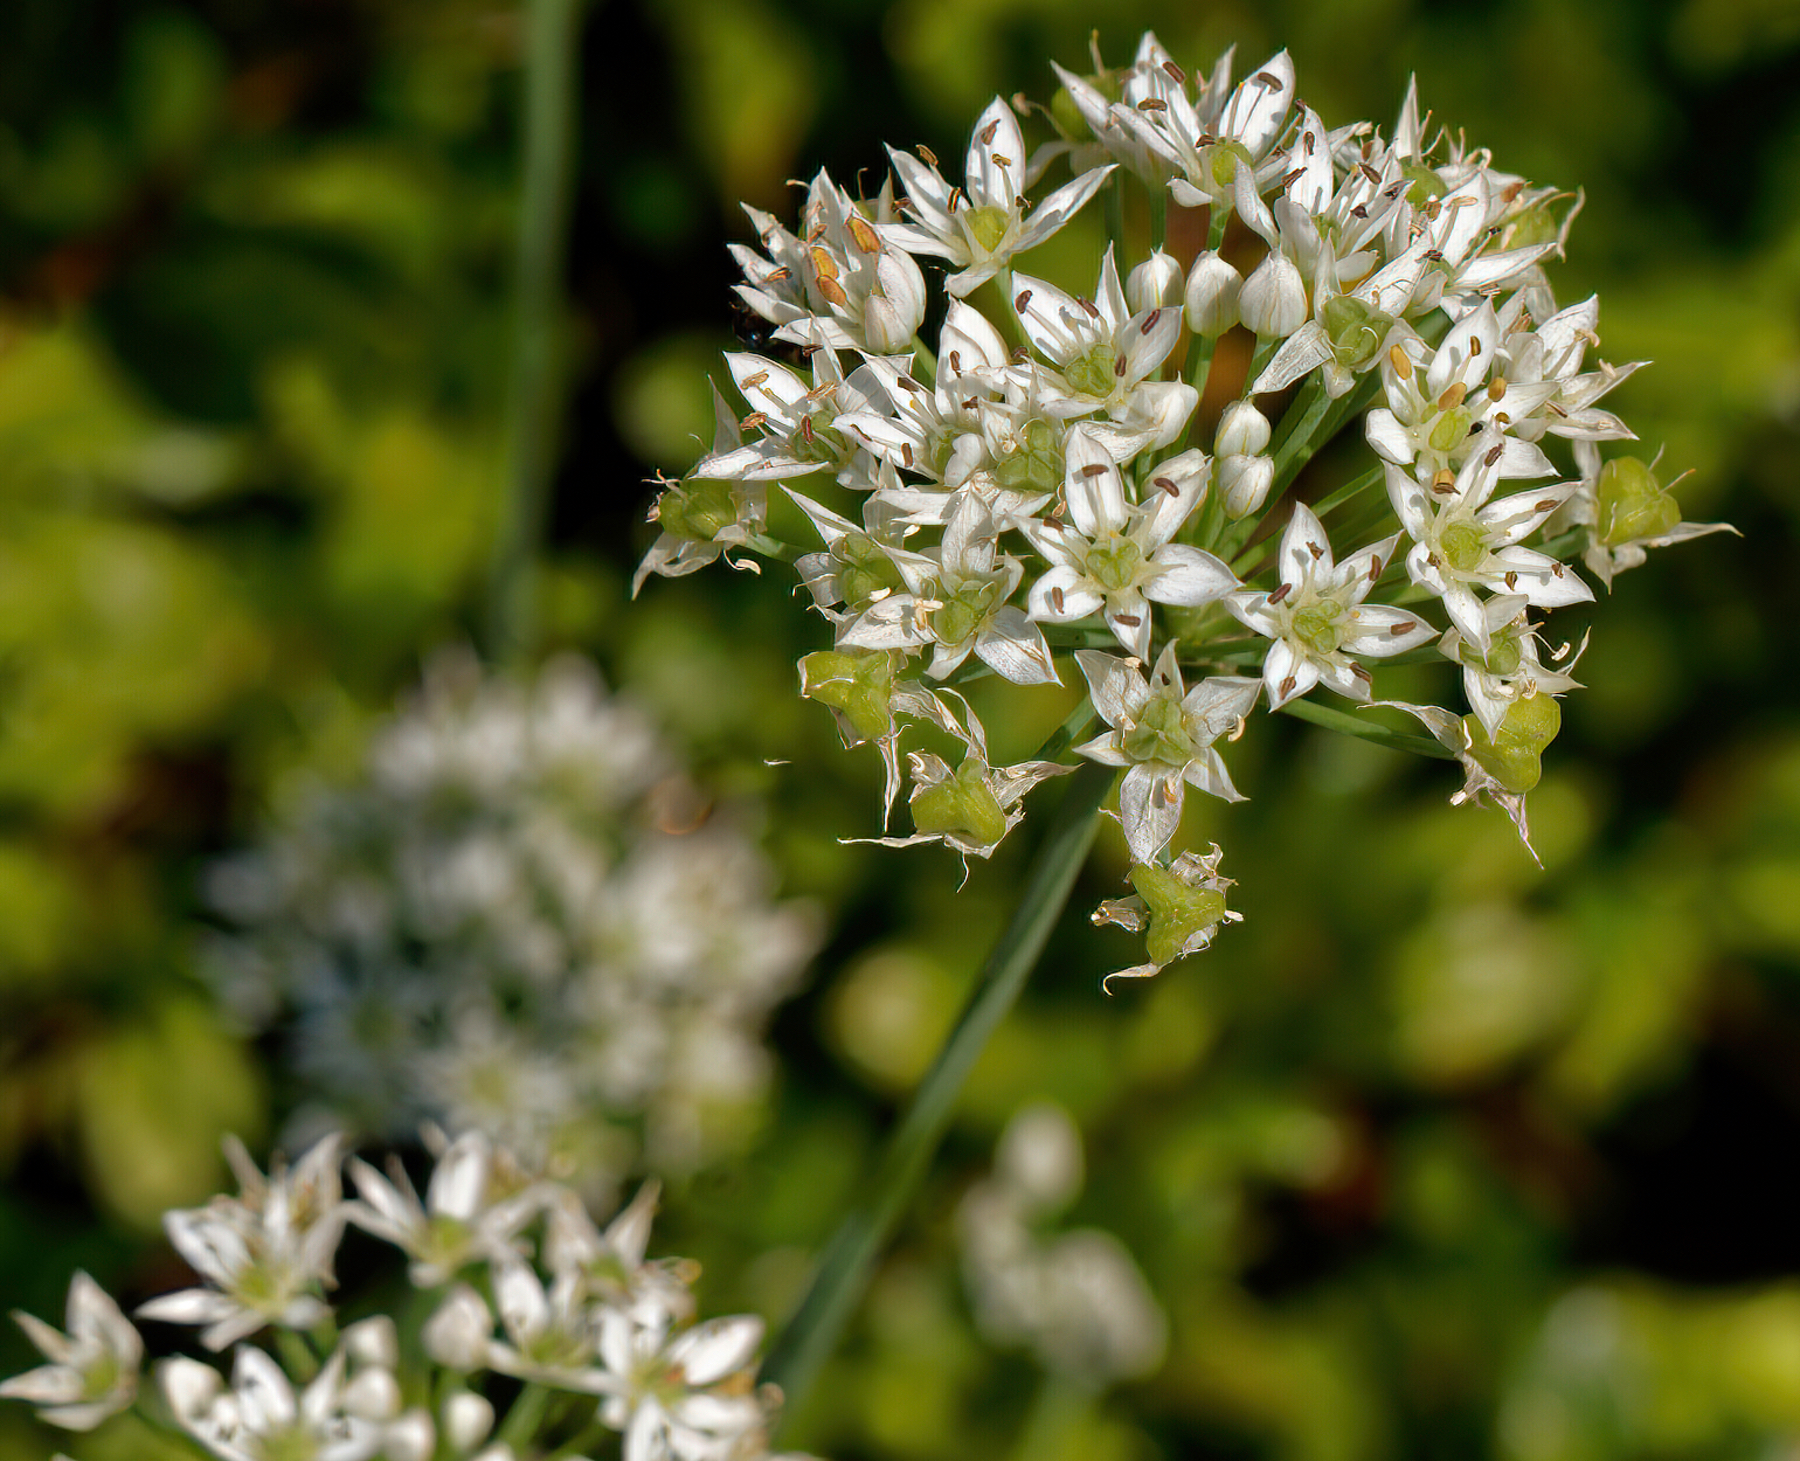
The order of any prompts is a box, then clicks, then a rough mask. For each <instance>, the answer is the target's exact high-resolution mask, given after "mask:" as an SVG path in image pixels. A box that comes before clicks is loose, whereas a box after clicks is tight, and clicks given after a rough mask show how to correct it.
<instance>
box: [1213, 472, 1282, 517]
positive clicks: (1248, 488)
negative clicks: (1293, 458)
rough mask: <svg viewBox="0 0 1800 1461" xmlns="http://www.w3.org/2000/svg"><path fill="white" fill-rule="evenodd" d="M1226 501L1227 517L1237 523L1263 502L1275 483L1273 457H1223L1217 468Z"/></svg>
mask: <svg viewBox="0 0 1800 1461" xmlns="http://www.w3.org/2000/svg"><path fill="white" fill-rule="evenodd" d="M1215 470H1216V471H1217V473H1218V479H1217V485H1218V490H1219V492H1220V493H1221V494H1222V496H1223V498H1224V503H1225V516H1226V517H1228V518H1230V519H1231V520H1232V521H1233V522H1236V521H1237V520H1238V519H1239V518H1245V517H1249V516H1250V514H1251V513H1253V512H1255V511H1256V510H1257V509H1258V508H1260V507H1261V506H1262V505H1263V499H1264V498H1266V497H1267V496H1268V495H1269V488H1270V487H1272V486H1273V485H1274V483H1275V458H1273V457H1261V456H1258V457H1220V458H1219V464H1218V466H1217V468H1216V469H1215Z"/></svg>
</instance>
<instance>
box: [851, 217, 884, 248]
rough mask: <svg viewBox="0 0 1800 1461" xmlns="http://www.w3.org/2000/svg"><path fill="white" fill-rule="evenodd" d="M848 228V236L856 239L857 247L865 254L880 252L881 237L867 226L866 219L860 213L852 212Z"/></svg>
mask: <svg viewBox="0 0 1800 1461" xmlns="http://www.w3.org/2000/svg"><path fill="white" fill-rule="evenodd" d="M849 228H850V237H851V238H853V239H855V240H856V246H857V248H859V249H861V250H862V251H863V252H864V253H865V254H878V253H880V252H881V239H880V238H879V237H877V236H876V233H875V230H874V229H872V228H871V227H869V224H868V221H867V220H866V219H864V218H863V217H862V216H861V215H860V214H857V213H852V214H851V215H850V219H849Z"/></svg>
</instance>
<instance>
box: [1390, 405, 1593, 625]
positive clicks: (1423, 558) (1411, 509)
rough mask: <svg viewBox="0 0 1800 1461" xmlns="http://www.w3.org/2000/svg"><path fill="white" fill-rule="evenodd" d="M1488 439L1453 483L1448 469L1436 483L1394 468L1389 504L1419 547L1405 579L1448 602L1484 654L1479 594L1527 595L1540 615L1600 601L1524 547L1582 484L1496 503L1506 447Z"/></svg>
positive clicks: (1495, 436) (1490, 433)
mask: <svg viewBox="0 0 1800 1461" xmlns="http://www.w3.org/2000/svg"><path fill="white" fill-rule="evenodd" d="M1483 435H1484V440H1483V441H1482V442H1480V443H1479V444H1478V446H1477V449H1476V450H1475V451H1474V452H1473V453H1471V455H1470V456H1469V459H1468V460H1467V461H1466V462H1465V463H1464V464H1463V467H1462V470H1461V471H1459V472H1458V473H1457V474H1456V476H1455V478H1454V479H1453V480H1446V479H1447V478H1449V472H1448V470H1446V471H1444V472H1440V473H1439V474H1438V475H1437V476H1436V477H1434V478H1433V479H1432V480H1431V481H1430V482H1421V481H1419V480H1418V479H1417V478H1415V477H1414V476H1413V475H1412V474H1411V473H1410V472H1408V471H1407V470H1405V469H1404V468H1402V467H1396V466H1392V465H1388V466H1387V467H1386V472H1387V488H1388V498H1389V500H1390V501H1391V502H1392V503H1393V505H1394V511H1395V512H1396V513H1397V514H1398V515H1399V518H1400V522H1401V524H1402V525H1403V526H1404V527H1405V529H1406V532H1407V536H1409V537H1410V538H1411V539H1412V540H1413V546H1412V548H1411V550H1410V551H1409V552H1408V553H1407V555H1406V571H1407V573H1408V574H1409V575H1411V577H1412V581H1413V582H1414V583H1416V584H1419V585H1420V586H1422V587H1424V588H1427V589H1429V590H1430V591H1431V592H1432V593H1434V594H1436V595H1438V597H1440V598H1441V599H1443V601H1444V611H1445V612H1446V613H1447V614H1449V616H1450V622H1451V623H1452V624H1454V625H1455V626H1456V627H1457V629H1458V630H1459V631H1460V632H1461V634H1462V636H1463V638H1464V639H1466V640H1467V641H1468V642H1469V643H1470V644H1471V645H1474V646H1475V647H1476V648H1477V649H1478V650H1480V651H1483V652H1485V651H1486V649H1487V644H1488V625H1487V619H1486V616H1485V615H1484V614H1483V613H1482V609H1481V599H1480V597H1479V595H1478V594H1477V592H1476V590H1478V589H1483V588H1485V589H1487V590H1488V592H1490V593H1496V594H1521V595H1523V596H1524V598H1525V601H1526V602H1527V603H1529V604H1532V605H1535V606H1536V607H1538V608H1540V609H1551V608H1556V607H1558V606H1559V605H1562V604H1578V603H1584V602H1586V601H1587V600H1590V599H1592V598H1593V596H1594V594H1593V590H1592V589H1590V588H1589V587H1588V586H1587V585H1586V584H1585V583H1583V582H1582V581H1581V579H1580V578H1579V577H1577V576H1576V575H1575V574H1574V573H1572V572H1571V571H1570V570H1569V569H1568V568H1566V567H1564V566H1563V564H1562V563H1560V562H1558V561H1557V560H1556V559H1555V558H1552V557H1550V555H1549V554H1547V553H1540V552H1538V551H1537V550H1536V549H1535V548H1525V547H1521V546H1520V544H1521V543H1522V542H1523V541H1524V539H1526V538H1527V537H1529V536H1530V535H1531V534H1532V533H1534V532H1536V531H1537V530H1538V529H1539V528H1540V527H1542V526H1543V524H1544V520H1545V519H1546V518H1548V517H1549V516H1550V515H1551V514H1552V513H1553V512H1555V511H1556V510H1557V508H1559V507H1561V506H1562V504H1563V503H1564V502H1565V501H1566V500H1567V499H1568V498H1569V496H1570V495H1571V494H1572V493H1573V492H1574V491H1575V490H1576V488H1577V486H1578V484H1577V483H1574V482H1562V483H1557V484H1554V485H1551V486H1546V487H1534V488H1532V489H1531V490H1530V491H1528V492H1515V493H1514V494H1513V495H1512V496H1510V497H1502V498H1501V499H1499V500H1498V501H1497V502H1490V501H1489V500H1488V499H1489V497H1490V496H1491V495H1492V493H1493V490H1494V483H1495V481H1496V478H1497V472H1496V468H1497V467H1498V466H1499V464H1500V462H1501V460H1502V458H1503V457H1504V456H1505V453H1506V446H1505V443H1504V442H1503V441H1502V440H1500V434H1499V431H1498V430H1497V429H1496V428H1492V427H1490V428H1489V429H1488V430H1487V431H1486V432H1485V433H1484V434H1483Z"/></svg>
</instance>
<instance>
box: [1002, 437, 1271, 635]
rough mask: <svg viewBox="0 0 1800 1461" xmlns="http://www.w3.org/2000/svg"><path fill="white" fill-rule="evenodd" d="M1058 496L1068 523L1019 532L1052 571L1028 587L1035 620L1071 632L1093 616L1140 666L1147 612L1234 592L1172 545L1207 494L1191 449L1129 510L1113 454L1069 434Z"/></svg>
mask: <svg viewBox="0 0 1800 1461" xmlns="http://www.w3.org/2000/svg"><path fill="white" fill-rule="evenodd" d="M1067 453H1068V458H1067V459H1068V467H1067V475H1066V476H1065V478H1064V487H1063V491H1064V494H1065V499H1066V501H1067V503H1068V510H1069V516H1070V518H1072V519H1073V522H1072V523H1068V522H1063V521H1062V520H1060V519H1058V518H1051V519H1049V520H1048V521H1043V522H1031V523H1027V524H1026V525H1025V533H1026V536H1027V537H1028V538H1030V540H1031V543H1032V546H1033V547H1035V548H1036V549H1037V550H1038V552H1040V553H1042V554H1043V555H1044V557H1045V558H1047V559H1049V560H1050V565H1051V566H1050V571H1049V572H1048V573H1045V574H1043V575H1042V576H1041V577H1039V578H1038V580H1037V581H1036V582H1035V583H1033V584H1032V586H1031V593H1030V603H1031V617H1032V618H1033V619H1036V620H1038V621H1039V622H1040V623H1045V624H1067V623H1070V622H1072V621H1073V620H1076V619H1084V618H1086V617H1087V616H1088V615H1090V614H1100V615H1102V616H1103V617H1104V618H1105V620H1106V623H1107V626H1108V627H1109V628H1110V629H1111V630H1112V631H1113V633H1114V634H1116V635H1117V636H1118V639H1119V643H1120V644H1122V645H1124V646H1125V648H1127V649H1129V650H1130V651H1131V652H1132V653H1133V654H1135V655H1137V656H1138V657H1139V658H1140V659H1144V658H1148V656H1149V653H1150V604H1151V603H1152V602H1155V603H1159V604H1183V605H1189V606H1192V605H1196V604H1206V603H1211V602H1212V601H1213V600H1214V599H1217V598H1221V597H1223V596H1224V595H1225V594H1226V593H1228V592H1229V591H1230V590H1232V589H1234V588H1236V587H1237V579H1236V578H1235V577H1234V576H1233V575H1232V572H1231V570H1230V569H1229V568H1227V567H1226V566H1225V564H1224V563H1223V562H1222V561H1220V560H1219V559H1218V558H1215V557H1214V556H1213V555H1212V554H1211V553H1207V552H1204V551H1202V550H1201V549H1199V548H1191V547H1189V546H1187V545H1186V544H1184V543H1175V542H1171V541H1170V540H1171V539H1172V538H1173V537H1174V536H1175V532H1176V529H1178V528H1179V527H1180V526H1181V525H1182V523H1184V522H1185V521H1187V518H1188V514H1189V513H1191V512H1192V511H1193V510H1194V508H1195V507H1196V506H1198V505H1199V503H1200V500H1201V499H1202V497H1204V496H1205V494H1206V458H1205V457H1204V456H1202V455H1201V454H1200V453H1199V452H1197V451H1188V452H1183V453H1182V454H1181V455H1180V456H1178V457H1176V458H1174V459H1173V460H1172V461H1168V462H1165V463H1163V464H1162V466H1160V467H1158V468H1155V469H1153V470H1152V471H1151V473H1150V476H1149V479H1148V485H1147V486H1146V488H1145V490H1146V491H1147V492H1149V493H1150V494H1151V500H1150V501H1149V502H1147V503H1134V502H1131V501H1130V500H1129V499H1128V498H1127V496H1126V493H1125V479H1124V477H1123V476H1122V475H1121V473H1120V471H1119V467H1118V464H1117V463H1116V462H1115V461H1114V459H1113V457H1112V454H1111V453H1110V452H1109V451H1108V450H1107V448H1106V446H1105V445H1104V444H1103V443H1102V441H1101V440H1100V438H1099V436H1098V434H1097V433H1096V432H1095V431H1094V430H1093V428H1092V427H1091V426H1090V425H1089V424H1087V423H1083V424H1082V425H1079V426H1076V427H1074V428H1073V429H1071V430H1070V432H1069V439H1068V443H1067Z"/></svg>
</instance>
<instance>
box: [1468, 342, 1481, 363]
mask: <svg viewBox="0 0 1800 1461" xmlns="http://www.w3.org/2000/svg"><path fill="white" fill-rule="evenodd" d="M1479 354H1481V341H1480V340H1479V339H1473V340H1470V341H1469V358H1470V359H1471V360H1473V359H1474V358H1475V357H1476V356H1477V355H1479Z"/></svg>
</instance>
